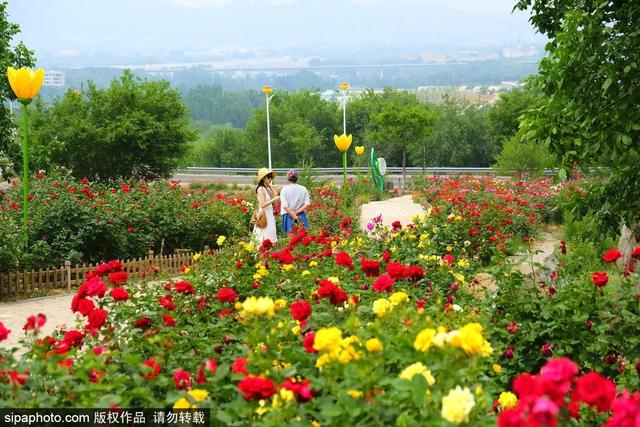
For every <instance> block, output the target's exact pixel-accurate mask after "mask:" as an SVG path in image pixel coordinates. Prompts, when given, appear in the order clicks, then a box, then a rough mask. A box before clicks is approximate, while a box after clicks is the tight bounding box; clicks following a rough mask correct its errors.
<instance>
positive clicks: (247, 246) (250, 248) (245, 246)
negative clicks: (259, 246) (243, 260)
mask: <svg viewBox="0 0 640 427" xmlns="http://www.w3.org/2000/svg"><path fill="white" fill-rule="evenodd" d="M240 246H242V249H244V250H245V251H246V252H253V251H254V250H255V248H254V247H253V245H252V244H250V243H246V242H240Z"/></svg>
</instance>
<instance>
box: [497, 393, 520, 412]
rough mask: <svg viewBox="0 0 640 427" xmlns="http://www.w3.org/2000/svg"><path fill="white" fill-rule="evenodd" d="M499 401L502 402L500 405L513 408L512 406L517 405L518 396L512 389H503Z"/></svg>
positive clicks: (504, 407)
mask: <svg viewBox="0 0 640 427" xmlns="http://www.w3.org/2000/svg"><path fill="white" fill-rule="evenodd" d="M498 403H499V404H500V407H501V408H503V409H511V408H515V407H516V405H517V404H518V398H517V397H516V395H515V394H513V393H511V392H510V391H503V392H502V393H500V397H499V398H498Z"/></svg>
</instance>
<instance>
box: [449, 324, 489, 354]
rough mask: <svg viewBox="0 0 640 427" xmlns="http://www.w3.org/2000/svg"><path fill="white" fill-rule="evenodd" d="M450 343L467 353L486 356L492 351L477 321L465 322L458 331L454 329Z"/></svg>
mask: <svg viewBox="0 0 640 427" xmlns="http://www.w3.org/2000/svg"><path fill="white" fill-rule="evenodd" d="M451 345H452V346H454V347H457V348H461V349H462V350H464V352H465V353H467V354H469V355H472V356H473V355H476V354H480V355H481V356H484V357H487V356H489V355H490V354H491V353H493V349H492V348H491V344H489V342H488V341H487V340H485V339H484V336H483V335H482V325H480V324H479V323H467V324H466V325H464V326H463V327H462V328H460V329H459V330H458V331H454V332H453V334H452V337H451Z"/></svg>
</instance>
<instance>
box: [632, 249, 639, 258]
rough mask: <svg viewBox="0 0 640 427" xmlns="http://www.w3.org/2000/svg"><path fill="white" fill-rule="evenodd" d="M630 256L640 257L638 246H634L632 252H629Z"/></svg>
mask: <svg viewBox="0 0 640 427" xmlns="http://www.w3.org/2000/svg"><path fill="white" fill-rule="evenodd" d="M631 257H633V258H636V259H637V258H640V246H638V247H637V248H635V249H634V250H633V252H632V253H631Z"/></svg>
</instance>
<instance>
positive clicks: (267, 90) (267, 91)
mask: <svg viewBox="0 0 640 427" xmlns="http://www.w3.org/2000/svg"><path fill="white" fill-rule="evenodd" d="M271 92H273V89H271V86H267V85H265V86H263V87H262V93H264V96H265V99H266V100H267V150H268V153H269V169H271V126H270V123H269V103H270V102H271V98H273V97H274V96H276V94H275V93H274V94H273V95H271ZM270 95H271V96H270Z"/></svg>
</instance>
